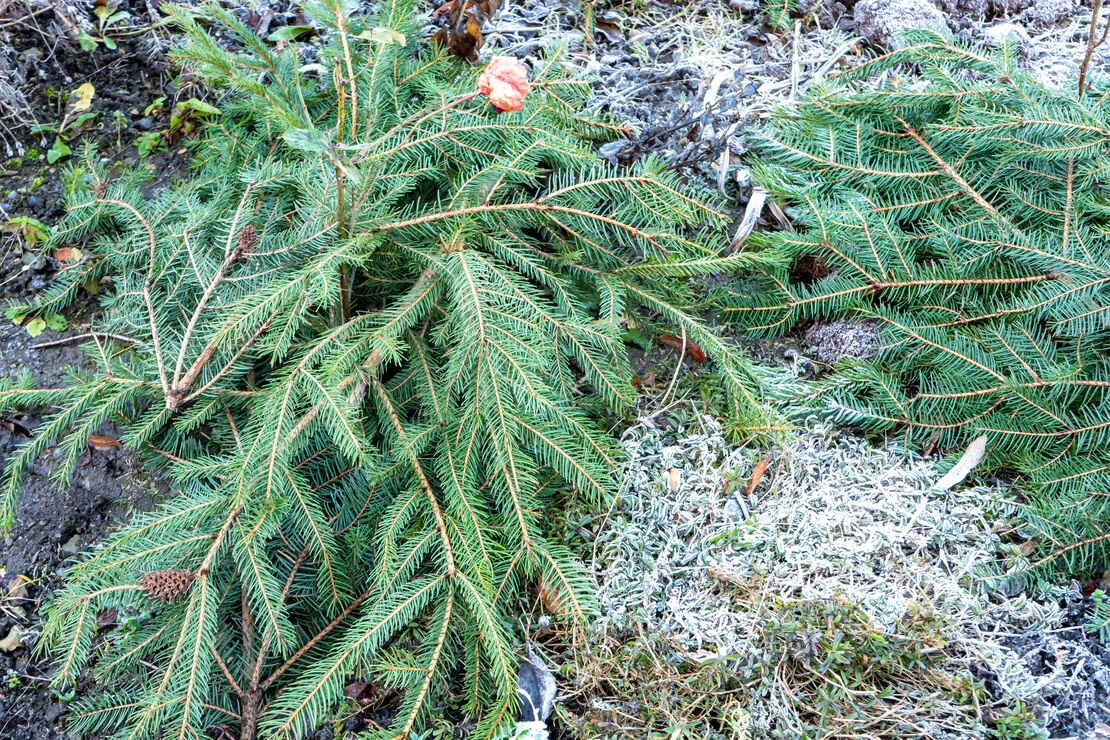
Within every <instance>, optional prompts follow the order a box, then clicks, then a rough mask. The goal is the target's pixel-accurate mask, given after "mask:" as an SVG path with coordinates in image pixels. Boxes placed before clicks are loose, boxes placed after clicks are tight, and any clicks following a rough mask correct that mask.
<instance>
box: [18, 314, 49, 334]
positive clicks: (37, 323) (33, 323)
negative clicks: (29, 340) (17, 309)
mask: <svg viewBox="0 0 1110 740" xmlns="http://www.w3.org/2000/svg"><path fill="white" fill-rule="evenodd" d="M23 328H24V329H26V330H27V334H28V335H29V336H32V337H37V336H38V335H40V334H42V333H43V332H44V331H46V320H45V319H41V318H33V319H31V320H30V321H28V322H27V326H25V327H23Z"/></svg>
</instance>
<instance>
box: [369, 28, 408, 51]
mask: <svg viewBox="0 0 1110 740" xmlns="http://www.w3.org/2000/svg"><path fill="white" fill-rule="evenodd" d="M358 37H359V38H360V39H366V40H367V41H371V42H373V43H375V44H386V45H388V44H399V45H401V46H404V45H405V34H403V33H401V32H400V31H395V30H393V29H392V28H386V27H384V26H378V27H377V28H371V29H369V30H367V31H363V32H362V33H360V34H359V35H358Z"/></svg>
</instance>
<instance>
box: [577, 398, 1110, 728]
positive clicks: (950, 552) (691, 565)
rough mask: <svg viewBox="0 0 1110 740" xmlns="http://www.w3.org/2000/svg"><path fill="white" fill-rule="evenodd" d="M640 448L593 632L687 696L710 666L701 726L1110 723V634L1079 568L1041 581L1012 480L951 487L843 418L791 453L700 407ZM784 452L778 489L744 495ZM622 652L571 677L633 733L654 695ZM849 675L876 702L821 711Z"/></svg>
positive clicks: (635, 447)
mask: <svg viewBox="0 0 1110 740" xmlns="http://www.w3.org/2000/svg"><path fill="white" fill-rule="evenodd" d="M622 444H623V446H624V449H625V451H626V453H627V454H628V456H629V458H630V460H631V462H630V463H629V465H628V467H627V469H626V472H625V480H624V487H623V492H622V495H621V499H620V502H619V504H618V506H617V507H616V508H615V510H614V511H613V512H611V513H610V515H609V517H608V518H607V521H606V522H605V524H604V526H603V527H602V528H601V529H600V534H599V535H598V536H597V539H596V541H595V543H594V548H595V555H594V560H593V569H594V572H595V574H596V577H597V579H598V581H599V585H600V588H599V600H600V604H601V607H602V613H603V614H604V615H605V616H603V617H602V618H601V619H599V620H598V621H597V622H596V623H595V624H594V625H593V630H594V631H593V636H592V643H593V649H594V652H595V654H596V655H599V656H600V655H609V656H610V657H611V658H612V657H616V659H617V660H621V661H625V662H628V661H633V662H634V664H635V665H640V666H642V667H641V668H640V669H639V671H640V673H641V674H642V675H641V680H646V681H647V682H648V684H651V682H652V681H656V682H658V683H657V684H654V691H655V693H656V695H657V698H658V702H659V704H660V706H662V705H664V704H668V702H669V706H670V707H671V709H670V710H668V711H669V712H672V711H674V707H675V706H677V705H678V704H681V703H682V702H680V701H679V700H678V698H677V697H679V696H682V692H681V691H680V690H679V689H677V688H676V686H679V685H680V684H681V683H682V681H685V680H688V679H689V676H691V675H700V676H701V677H702V679H704V681H705V683H703V684H699V686H700V688H699V689H698V691H694V692H693V693H692V694H691V695H690V696H698V695H701V696H705V695H707V693H708V692H710V691H716V692H718V693H717V694H716V695H715V696H716V698H714V700H713V702H712V703H713V704H715V705H716V708H717V710H718V711H717V712H716V714H715V716H714V718H713V721H712V722H711V723H708V724H704V725H700V726H699V727H702V728H716V730H715V732H721V728H722V727H725V726H728V723H731V724H732V725H734V726H735V725H737V723H739V725H742V729H741V730H736V729H735V727H734V728H733V730H730V731H729V732H734V731H735V732H741V734H738V735H737V734H728V733H724V734H721V735H720V736H737V737H742V736H745V735H744V734H743V733H751V734H750V735H749V736H752V737H768V736H771V737H776V736H778V737H800V736H801V734H802V733H806V732H812V731H814V730H815V729H817V728H820V729H821V731H822V735H823V733H824V732H832V733H835V732H851V731H863V730H861V728H864V727H866V728H869V731H871V732H872V733H874V734H873V735H872V736H875V734H877V735H878V736H890V734H888V733H897V732H905V733H907V734H908V735H910V736H916V737H930V738H969V737H988V736H989V733H991V732H992V731H993V730H994V729H995V728H996V727H998V726H1002V723H1005V722H1007V721H1013V718H1014V717H1017V716H1019V715H1020V716H1021V717H1025V714H1028V717H1025V719H1023V720H1022V722H1025V723H1027V724H1028V723H1032V725H1033V726H1035V727H1036V728H1040V729H1047V730H1048V731H1049V732H1050V733H1052V736H1053V737H1065V736H1072V735H1074V734H1075V732H1076V731H1077V730H1080V729H1086V730H1090V729H1091V728H1094V727H1096V726H1097V725H1098V723H1099V722H1106V721H1107V720H1108V719H1110V709H1108V700H1110V650H1107V649H1106V648H1105V647H1103V646H1101V645H1099V644H1098V643H1097V642H1095V641H1094V640H1092V639H1089V638H1088V637H1086V636H1085V635H1084V633H1083V630H1082V628H1080V627H1076V626H1075V625H1076V623H1077V622H1078V621H1080V620H1081V614H1082V611H1083V608H1084V604H1085V603H1087V602H1085V601H1084V599H1083V596H1082V593H1081V591H1080V590H1079V586H1078V584H1072V585H1070V586H1067V587H1054V588H1052V589H1050V590H1048V591H1046V592H1044V593H1042V594H1034V593H1033V588H1032V586H1031V585H1029V584H1027V583H1026V579H1025V578H1024V577H1023V575H1022V574H1021V568H1022V566H1023V565H1025V564H1026V562H1025V561H1024V560H1023V557H1022V548H1021V542H1020V541H1018V540H1016V538H1008V539H1004V538H1003V536H1002V535H1001V534H1000V533H999V530H1000V528H1002V527H1001V526H1000V525H999V524H998V523H1003V524H1004V523H1005V522H1006V521H1008V520H1010V519H1011V518H1012V517H1013V516H1014V514H1015V512H1016V506H1015V504H1014V503H1013V502H1011V501H1009V500H1008V499H1007V490H1006V489H1005V488H1004V487H1002V486H970V485H965V486H955V487H954V488H953V489H952V490H949V491H944V492H942V491H937V490H931V486H932V484H933V482H934V481H936V480H937V479H938V477H939V474H938V472H937V470H936V466H935V465H934V463H933V462H930V461H927V460H923V459H921V458H919V457H916V456H914V455H912V454H909V453H907V452H905V451H904V450H902V449H900V448H898V447H896V446H888V447H883V448H878V447H873V446H871V445H870V444H869V443H868V442H866V441H865V440H862V439H860V438H858V437H854V436H849V435H842V434H837V433H835V432H833V431H830V430H828V429H826V428H824V427H822V426H813V427H812V428H810V429H808V430H804V431H799V432H798V433H796V434H794V435H793V436H792V437H791V438H790V439H788V440H787V441H786V443H785V444H783V445H782V447H781V448H780V449H776V450H774V451H773V452H771V453H769V454H768V453H767V451H765V450H760V449H757V448H755V447H744V446H735V445H733V444H730V443H729V442H728V441H726V439H725V437H724V435H723V434H722V430H721V428H720V426H719V425H718V423H717V422H716V421H715V420H713V419H712V418H711V417H709V416H705V415H701V414H698V413H697V412H696V409H695V410H694V413H679V412H676V411H674V410H671V411H666V410H665V411H663V412H659V413H657V414H655V415H653V416H651V417H647V418H644V419H642V420H641V421H640V423H639V424H637V425H636V426H634V427H632V428H631V429H629V430H628V431H627V432H626V433H625V435H624V437H623V442H622ZM764 459H769V461H770V462H769V463H768V464H767V466H764V465H762V464H761V463H762V461H763V460H764ZM762 467H769V468H770V470H772V471H774V475H773V480H772V481H771V483H770V484H769V485H767V484H765V485H763V486H761V487H759V488H758V489H757V490H753V492H752V494H751V495H750V496H749V497H745V498H741V497H737V496H734V495H730V494H729V493H728V491H729V490H730V489H732V488H740V487H742V486H743V485H744V482H745V481H748V480H751V479H755V478H757V477H758V472H759V471H757V469H758V468H762ZM673 470H679V471H681V479H680V481H681V482H680V484H679V485H677V486H674V485H673V479H674V476H673V475H672V474H671V472H670V471H673ZM992 522H994V523H995V524H994V525H993V526H992ZM1011 540H1013V541H1011ZM833 624H835V625H836V626H837V627H836V634H837V635H838V637H837V640H839V643H838V642H837V641H836V640H833V641H831V642H830V641H829V640H828V639H827V638H826V636H825V633H826V631H829V632H830V633H831V631H832V627H831V626H830V625H833ZM838 645H839V647H838ZM845 646H848V647H850V648H851V651H849V652H848V653H847V655H841V654H840V653H839V652H838V651H839V650H842V649H844V648H845ZM807 651H808V653H807ZM632 656H639V657H632ZM838 661H840V662H838ZM811 664H812V665H815V666H816V668H813V669H812V670H811V667H812V666H811ZM612 665H613V663H612V662H610V661H608V660H605V661H602V660H600V659H599V660H598V661H597V662H594V663H590V662H589V661H585V662H584V664H582V665H579V666H578V668H577V670H578V674H577V676H576V679H575V681H576V686H575V687H573V688H572V690H571V695H572V696H573V695H575V694H578V695H580V696H583V697H590V698H588V699H584V700H583V701H584V707H583V708H581V711H580V715H579V717H578V719H579V721H580V724H581V726H583V727H586V726H588V727H592V728H593V730H594V731H597V732H599V733H604V732H611V731H613V729H614V728H615V727H616V726H618V724H619V725H620V726H622V727H624V728H625V729H626V730H627V729H628V726H629V723H630V719H629V718H630V717H635V716H644V711H643V710H644V705H643V704H641V703H638V702H637V701H633V702H632V704H624V703H623V702H624V700H625V699H626V698H628V697H630V696H632V694H633V693H636V694H637V695H639V696H643V695H650V694H651V693H652V688H650V686H649V685H645V686H641V687H637V689H636V690H635V692H633V691H632V690H631V689H627V691H628V692H629V694H628V696H622V695H621V693H620V692H621V690H620V689H618V688H616V687H615V685H614V684H613V683H612V681H613V675H612V674H611V671H612ZM664 665H665V666H669V668H664V667H663V666H664ZM822 665H823V667H822ZM649 666H650V669H649ZM677 666H686V668H685V669H684V670H685V673H682V671H678V669H677V668H676V667H677ZM629 671H632V672H633V673H635V670H634V669H630V668H625V669H622V672H623V673H626V674H627V673H628V672H629ZM680 673H681V674H682V676H685V677H684V678H682V677H681V676H679V675H678V674H680ZM838 675H847V676H850V677H855V678H858V679H859V680H860V684H858V685H855V689H854V695H853V698H852V701H851V702H849V704H850V705H851V706H853V707H855V708H856V709H857V710H859V714H857V715H856V716H851V712H846V713H844V714H842V715H840V716H839V717H837V716H835V713H833V712H830V713H828V715H826V716H820V715H819V708H820V706H821V703H820V702H822V701H825V702H829V701H834V700H832V699H830V698H829V697H830V696H833V695H835V694H836V691H834V690H832V688H831V683H825V682H824V680H825V679H826V678H827V679H828V680H829V681H830V682H831V681H835V680H836V677H837V676H838ZM626 678H627V680H629V681H635V680H636V679H635V678H632V677H626ZM680 679H681V680H680ZM819 679H820V680H819ZM606 687H607V688H606ZM687 688H689V687H687ZM699 691H700V694H699V693H698V692H699ZM738 691H740V693H737V692H738ZM688 698H689V696H688ZM834 703H835V702H834ZM838 706H839V705H838ZM705 709H706V707H699V708H697V711H702V710H705ZM690 711H691V712H692V713H693V712H695V709H694V708H692V707H691V708H690ZM1023 712H1024V713H1025V714H1022V713H1023ZM570 713H572V714H573V712H570ZM815 713H818V714H817V715H815ZM564 714H566V713H564ZM726 715H727V716H726ZM667 716H668V717H669V718H670V720H671V721H674V716H673V714H668V715H667ZM603 717H620V718H621V719H620V721H619V723H610V724H607V723H606V722H605V721H603V720H600V719H599V718H603ZM645 722H646V723H647V725H650V719H645ZM688 726H689V725H688ZM646 729H649V727H648V726H645V727H644V728H640V730H641V731H642V730H646ZM654 729H661V728H659V727H655V728H654ZM707 734H710V735H712V734H713V733H712V732H708V730H707ZM589 735H590V733H588V732H587V733H586V736H589ZM625 736H634V735H625ZM640 736H642V735H640ZM1030 736H1032V735H1030Z"/></svg>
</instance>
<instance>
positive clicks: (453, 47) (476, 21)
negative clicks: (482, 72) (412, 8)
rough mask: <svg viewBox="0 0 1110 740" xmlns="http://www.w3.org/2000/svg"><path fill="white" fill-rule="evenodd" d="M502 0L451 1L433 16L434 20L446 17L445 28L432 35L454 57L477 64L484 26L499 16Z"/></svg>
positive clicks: (438, 9)
mask: <svg viewBox="0 0 1110 740" xmlns="http://www.w3.org/2000/svg"><path fill="white" fill-rule="evenodd" d="M500 4H501V0H450V1H449V2H446V3H444V4H443V5H440V6H439V7H438V8H436V10H435V12H433V13H432V17H433V18H446V19H447V27H446V29H440V30H439V31H436V33H435V34H434V35H433V36H432V40H433V41H435V42H436V43H439V44H442V45H443V46H446V47H447V49H448V50H449V51H450V52H451V53H452V54H454V55H455V56H457V57H459V58H461V59H468V60H470V61H472V62H476V61H478V50H479V49H481V48H482V26H483V25H485V23H486V22H487V21H489V20H490V19H491V18H493V16H494V15H495V14H496V13H497V9H498V7H499V6H500Z"/></svg>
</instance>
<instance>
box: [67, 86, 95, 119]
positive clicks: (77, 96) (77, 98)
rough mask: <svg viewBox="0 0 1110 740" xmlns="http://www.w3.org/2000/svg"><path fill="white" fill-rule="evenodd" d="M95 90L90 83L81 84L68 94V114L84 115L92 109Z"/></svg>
mask: <svg viewBox="0 0 1110 740" xmlns="http://www.w3.org/2000/svg"><path fill="white" fill-rule="evenodd" d="M95 94H96V88H95V87H93V84H92V83H91V82H83V83H81V84H80V85H78V86H77V87H76V88H75V89H74V90H73V92H71V93H70V94H69V111H70V113H84V112H85V111H87V110H88V109H89V108H91V107H92V99H93V95H95Z"/></svg>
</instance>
